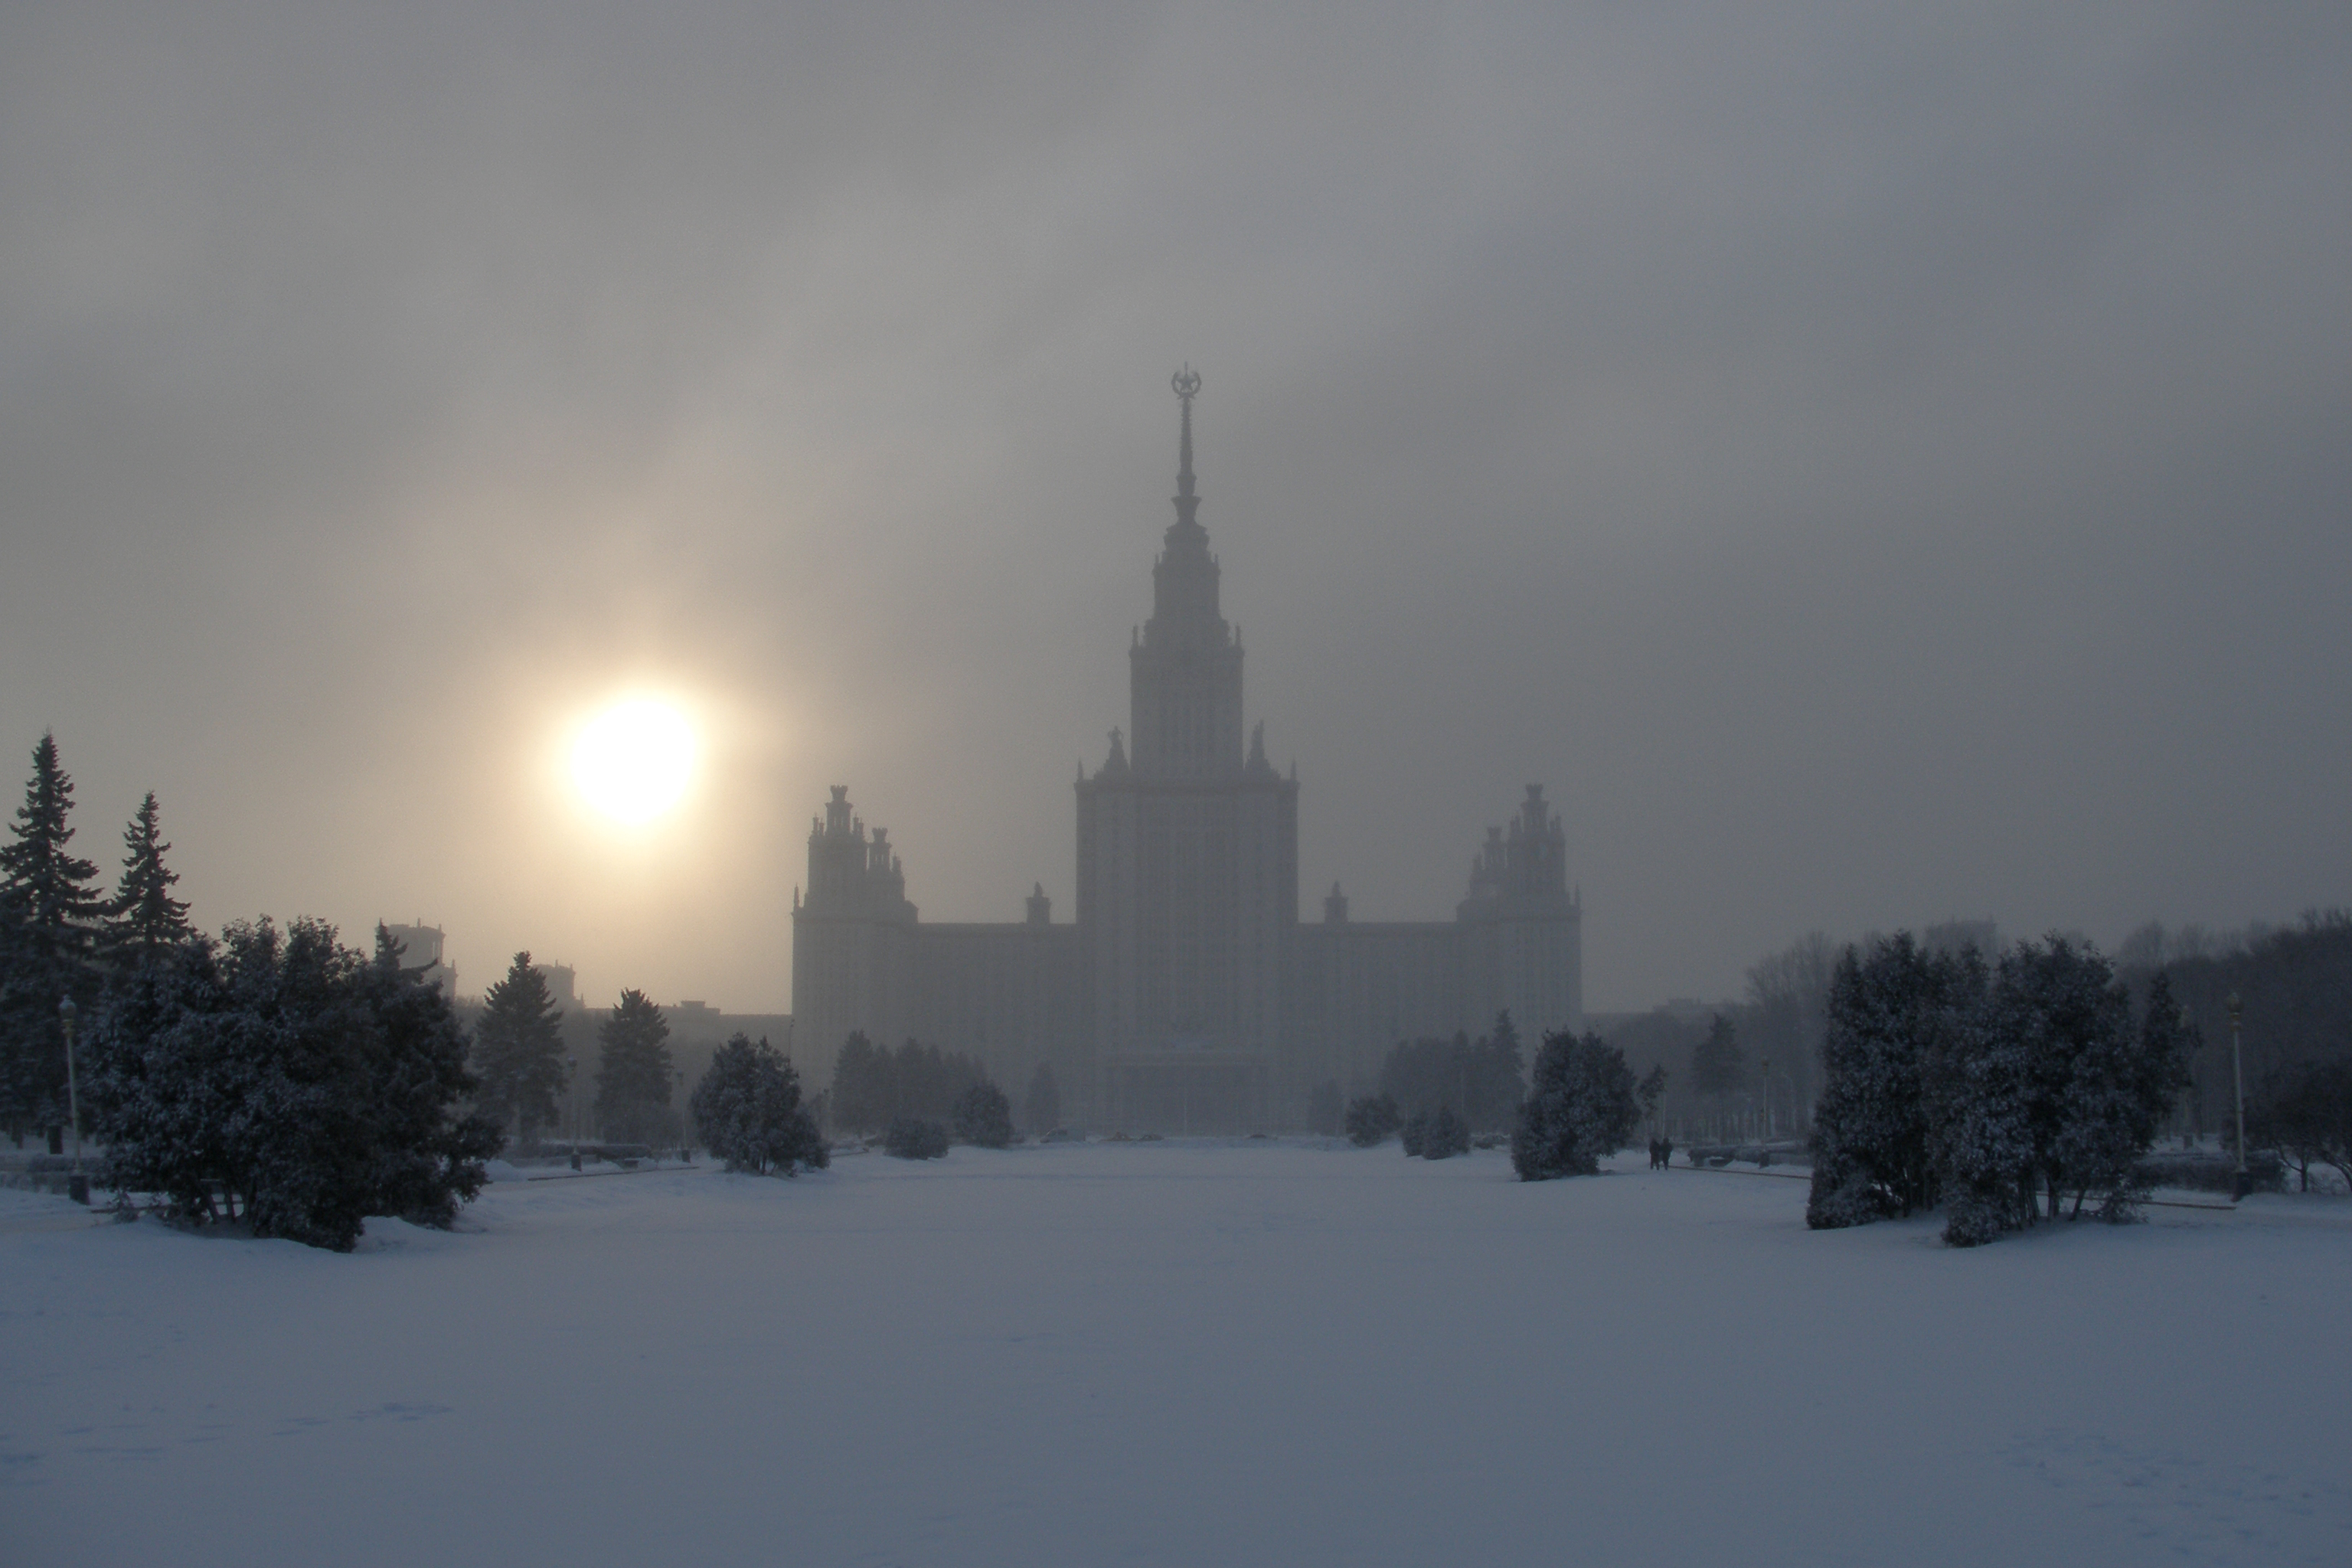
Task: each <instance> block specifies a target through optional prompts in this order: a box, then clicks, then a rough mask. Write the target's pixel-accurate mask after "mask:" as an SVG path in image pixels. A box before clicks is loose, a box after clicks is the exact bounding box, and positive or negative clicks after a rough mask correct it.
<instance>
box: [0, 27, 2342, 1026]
mask: <svg viewBox="0 0 2352 1568" xmlns="http://www.w3.org/2000/svg"><path fill="white" fill-rule="evenodd" d="M2348 32H2352V30H2347V28H2346V27H2345V26H2343V24H2342V21H2341V18H2340V16H2339V15H2338V14H2337V13H2336V9H2334V8H2330V7H2324V6H2307V7H2267V8H2263V9H2261V10H2258V11H2246V10H2242V9H2240V10H2215V9H2212V8H2208V7H2192V6H2185V5H2184V6H2147V5H2132V6H2113V7H2102V6H2078V7H2073V8H2069V9H2066V10H2064V11H2061V12H2055V13H2053V12H2051V11H2049V10H2048V9H2047V8H2043V7H2003V6H1987V5H1957V4H1955V5H1913V6H1900V7H1895V6H1870V7H1859V6H1855V7H1840V6H1793V5H1791V6H1780V5H1773V6H1749V7H1744V8H1741V9H1739V10H1737V11H1735V12H1732V13H1729V14H1726V13H1724V12H1723V11H1721V10H1720V9H1717V8H1685V7H1678V6H1673V5H1643V6H1629V7H1619V8H1593V9H1589V10H1586V11H1583V12H1568V11H1564V10H1562V9H1560V8H1556V7H1528V8H1526V9H1524V10H1514V9H1508V8H1502V7H1465V8H1455V9H1448V10H1443V11H1433V10H1432V9H1430V8H1428V7H1407V6H1393V7H1387V8H1378V7H1375V8H1370V9H1367V8H1365V7H1361V6H1356V7H1325V8H1321V9H1298V10H1293V11H1290V12H1287V13H1284V14H1281V15H1272V14H1268V13H1267V12H1265V10H1264V9H1263V8H1259V7H1238V6H1237V7H1227V8H1216V7H1209V6H1198V7H1164V8H1160V9H1156V10H1140V9H1139V10H1133V11H1121V12H1117V13H1116V14H1114V13H1113V12H1111V11H1110V10H1108V9H1107V8H1102V7H1088V6H1078V5H1064V6H1053V5H1030V6H979V5H960V6H945V5H941V6H929V7H927V6H916V5H895V6H894V5H870V6H859V7H808V8H806V9H805V10H803V11H801V12H797V13H796V12H792V11H786V10H782V9H779V8H776V7H771V6H729V5H682V6H673V7H664V8H661V9H659V10H658V11H656V10H652V9H648V8H646V7H640V6H609V7H604V8H594V7H587V8H583V7H576V6H564V7H557V6H552V5H549V6H500V5H472V6H464V7H446V8H435V7H423V6H404V7H390V6H364V7H362V6H350V7H338V6H326V5H305V6H286V7H271V6H263V5H249V6H238V5H175V6H171V7H155V8H150V9H138V8H131V7H108V6H100V5H75V6H49V7H33V6H24V7H16V8H15V9H13V10H11V11H10V12H8V13H7V14H6V16H5V17H0V474H5V476H6V481H5V485H0V530H4V531H5V544H6V561H7V570H6V573H5V578H0V660H4V661H5V676H0V738H5V736H6V735H8V734H14V735H16V737H17V740H18V742H20V743H21V744H22V745H24V746H26V747H29V746H30V744H31V742H32V741H33V740H34V739H35V738H36V737H37V733H38V731H39V729H40V728H41V726H43V725H45V724H54V725H55V726H56V727H57V729H58V733H59V736H60V739H61V741H62V742H64V744H65V745H66V748H67V752H68V759H69V762H71V763H73V765H74V766H75V767H76V768H77V771H78V773H79V777H80V779H81V781H82V798H83V801H84V803H85V811H84V816H83V818H82V821H83V823H84V826H85V833H86V837H85V839H84V842H85V844H88V843H90V842H91V841H93V840H104V839H110V837H111V834H112V832H113V826H112V824H113V821H114V820H115V819H119V818H120V817H121V816H127V814H128V812H129V809H130V807H131V804H132V803H133V802H134V800H135V798H136V795H137V792H138V791H139V790H141V789H143V788H145V787H148V786H150V785H152V786H153V787H155V788H157V789H158V790H159V791H160V792H161V793H162V794H163V798H164V803H165V806H166V809H167V812H168V814H169V816H170V818H171V823H172V831H173V837H175V839H176V841H177V843H178V844H179V846H180V855H181V858H182V861H183V863H184V866H185V868H186V869H187V871H188V875H189V882H190V885H191V887H192V889H193V890H194V893H195V895H196V897H197V900H198V911H199V913H200V914H201V915H203V916H204V917H205V918H206V919H208V920H213V921H217V920H220V919H224V918H226V917H228V916H229V915H232V914H236V913H240V912H250V911H252V910H258V909H269V910H276V911H278V912H281V913H285V912H292V911H295V910H309V911H315V912H320V913H324V914H327V915H330V916H331V917H334V918H338V919H340V920H342V921H345V922H347V923H353V924H356V923H358V922H362V921H366V920H369V919H372V918H373V917H374V916H376V915H377V914H379V913H382V914H385V915H391V916H394V917H402V916H414V915H417V914H423V915H425V916H426V917H427V918H431V919H437V920H439V921H443V922H444V923H446V925H447V926H449V927H450V929H451V932H452V939H453V943H454V946H455V949H456V952H457V958H458V962H459V963H460V965H461V967H463V968H464V969H465V971H466V973H467V981H468V983H469V984H473V983H478V982H479V981H481V980H483V979H486V978H487V977H488V970H489V969H490V968H491V967H492V966H493V965H494V964H496V963H499V962H500V961H501V959H502V956H503V954H504V953H505V952H509V951H511V950H512V949H514V948H516V947H520V946H524V945H529V946H531V947H533V948H534V949H537V950H539V951H541V952H554V953H556V954H557V955H558V956H566V957H570V958H572V959H573V960H574V961H576V962H577V963H580V964H581V966H582V968H583V981H584V982H585V983H586V984H588V985H589V986H590V987H591V989H592V991H593V992H594V993H596V994H603V993H605V992H609V991H611V990H613V989H614V988H617V987H618V986H620V985H622V984H644V985H646V986H648V987H650V988H652V989H653V990H654V991H656V993H657V994H664V995H674V994H689V995H693V994H708V995H709V996H711V997H712V998H714V999H716V1000H718V1001H719V1003H720V1004H721V1005H728V1006H733V1007H741V1008H751V1007H754V1006H772V1005H782V1003H783V1002H784V1000H785V999H786V997H787V995H788V990H789V978H788V973H787V971H786V967H785V966H786V952H787V949H788V943H787V934H786V927H785V911H786V909H787V907H788V904H789V899H790V889H791V887H792V884H793V882H794V881H795V880H797V879H798V877H799V875H800V870H801V868H800V864H799V859H800V847H799V835H800V832H801V830H802V827H803V823H804V820H805V818H806V816H807V815H808V813H810V812H811V811H813V810H814V808H815V805H816V804H817V803H818V802H819V801H820V800H821V799H822V798H823V795H824V785H825V784H830V783H835V782H847V783H850V784H852V785H853V788H854V791H855V793H856V796H857V798H858V799H859V800H860V801H861V802H863V803H865V804H866V806H867V807H868V816H869V817H870V818H872V819H875V820H880V821H883V822H887V824H889V825H890V826H891V827H892V828H893V837H894V839H895V840H897V841H898V842H899V843H900V844H901V845H902V846H903V851H904V853H905V854H906V856H907V858H908V869H909V873H910V877H911V882H912V892H913V894H914V896H915V897H916V898H917V900H919V902H920V903H921V904H922V905H923V906H924V909H925V910H926V912H927V913H928V914H933V915H940V916H963V917H973V918H990V917H1003V918H1012V917H1013V915H1014V913H1015V911H1016V910H1017V906H1018V896H1019V894H1020V893H1021V892H1022V891H1023V890H1024V889H1026V888H1027V886H1028V884H1029V882H1030V880H1031V879H1033V878H1042V879H1044V880H1045V884H1046V886H1047V888H1048V889H1049V890H1053V891H1055V893H1057V895H1059V896H1060V898H1061V900H1062V903H1061V908H1062V910H1064V912H1065V913H1066V911H1067V908H1068V904H1067V898H1068V889H1069V879H1070V854H1071V826H1070V815H1069V814H1070V809H1071V808H1070V800H1069V796H1068V795H1067V794H1066V786H1067V781H1068V779H1069V777H1070V774H1071V772H1072V767H1073V763H1075V761H1076V759H1077V758H1078V757H1080V756H1081V755H1083V756H1085V757H1087V758H1088V759H1089V760H1092V759H1094V758H1095V757H1096V755H1097V752H1098V751H1099V749H1100V747H1101V744H1102V736H1103V733H1104V731H1107V730H1108V728H1109V727H1110V726H1111V725H1112V724H1114V723H1119V722H1123V721H1124V717H1125V705H1126V701H1125V689H1124V658H1123V650H1124V647H1125V644H1126V638H1127V628H1128V627H1129V626H1130V625H1131V624H1133V623H1134V622H1135V621H1137V620H1139V619H1140V618H1141V616H1142V615H1143V614H1144V613H1145V608H1146V604H1147V593H1148V585H1147V582H1146V577H1145V569H1146V566H1147V564H1148V563H1149V560H1150V554H1151V552H1152V550H1153V549H1154V547H1155V545H1156V542H1157V538H1158V533H1159V530H1160V527H1161V526H1162V525H1163V524H1164V521H1165V520H1166V500H1165V496H1166V493H1167V490H1168V485H1169V478H1170V471H1171V467H1172V456H1173V455H1172V449H1171V448H1172V444H1173V431H1172V426H1173V409H1172V405H1171V402H1170V400H1169V399H1168V397H1167V395H1166V392H1165V390H1164V381H1165V376H1166V374H1167V372H1168V370H1169V369H1170V368H1171V366H1172V365H1173V364H1174V363H1177V362H1178V361H1181V360H1183V359H1187V358H1189V359H1191V360H1192V362H1193V363H1196V364H1198V365H1200V366H1202V368H1203V370H1204V371H1205V373H1206V374H1207V376H1208V381H1209V386H1208V391H1207V393H1206V394H1205V395H1204V397H1203V399H1202V412H1201V421H1202V424H1201V440H1202V479H1203V488H1204V489H1205V490H1206V492H1207V494H1208V497H1209V500H1208V504H1207V506H1206V508H1205V509H1204V511H1203V521H1206V522H1207V523H1208V524H1209V526H1210V528H1211V530H1212V533H1213V538H1214V539H1215V541H1216V543H1217V547H1218V549H1219V551H1220V552H1221V553H1222V555H1223V560H1224V562H1225V565H1226V568H1227V574H1226V582H1227V595H1228V606H1227V607H1228V612H1229V614H1231V615H1232V616H1234V618H1236V619H1237V620H1238V621H1239V623H1240V624H1241V626H1242V628H1243V633H1244V640H1245V643H1246V646H1247V647H1248V648H1249V656H1250V661H1251V662H1250V691H1251V699H1252V707H1253V710H1255V712H1256V713H1260V714H1263V715H1264V716H1265V718H1266V719H1267V721H1268V726H1267V727H1268V733H1269V739H1270V742H1271V744H1272V749H1273V750H1274V752H1276V755H1277V756H1278V757H1280V758H1282V759H1284V760H1288V759H1289V758H1292V757H1294V756H1295V757H1296V758H1297V762H1298V764H1299V768H1300V773H1301V775H1302V778H1303V779H1304V781H1305V784H1306V786H1307V795H1306V800H1305V809H1304V839H1305V843H1304V849H1303V853H1304V859H1305V864H1304V867H1303V876H1304V880H1305V882H1306V883H1307V888H1308V889H1309V891H1313V890H1316V889H1319V888H1320V887H1321V886H1322V885H1323V884H1325V883H1327V882H1328V880H1329V879H1331V878H1333V877H1334V876H1339V877H1343V878H1345V879H1347V881H1348V882H1349V887H1350V889H1351V890H1353V891H1354V892H1355V894H1356V908H1357V910H1358V911H1359V912H1360V914H1363V915H1368V916H1401V915H1409V914H1424V913H1426V914H1433V913H1438V912H1441V911H1443V910H1446V909H1448V908H1450V906H1451V903H1452V901H1453V900H1454V898H1455V897H1457V896H1458V894H1459V891H1460V889H1459V886H1458V884H1459V882H1460V879H1461V878H1462V875H1463V871H1464V868H1465V865H1466V861H1467V858H1468V855H1469V852H1470V849H1471V847H1472V846H1473V844H1474V843H1475V840H1476V838H1477V837H1478V835H1479V832H1480V829H1481V826H1482V825H1483V824H1484V823H1485V822H1486V821H1489V820H1496V819H1499V817H1500V816H1502V815H1503V814H1504V813H1505V812H1506V811H1507V809H1508V807H1509V805H1510V804H1511V802H1512V801H1513V800H1514V799H1515V798H1516V797H1517V793H1518V786H1519V785H1520V784H1522V783H1523V782H1526V781H1527V780H1530V779H1536V778H1542V779H1546V780H1549V781H1550V783H1551V784H1552V786H1553V790H1554V793H1555V794H1556V795H1559V797H1560V798H1561V799H1562V802H1563V805H1564V806H1565V809H1566V812H1567V816H1568V820H1569V823H1570V834H1571V839H1572V845H1573V856H1574V860H1575V865H1576V874H1577V875H1578V877H1579V879H1580V880H1581V882H1582V883H1583V885H1584V889H1585V893H1586V897H1587V900H1588V910H1589V921H1588V935H1587V948H1588V972H1589V976H1590V989H1591V995H1592V998H1593V1000H1594V1001H1595V1003H1596V1004H1598V1005H1611V1006H1614V1005H1635V1004H1639V1003H1643V1002H1647V1001H1650V1000H1654V999H1657V998H1659V997H1661V996H1663V995H1665V994H1670V993H1691V992H1698V993H1710V994H1714V993H1721V992H1724V991H1726V990H1728V989H1730V988H1732V987H1733V986H1735V985H1736V984H1737V982H1738V973H1739V971H1740V969H1741V967H1742V966H1743V965H1744V964H1745V963H1746V962H1748V960H1749V959H1750V958H1752V957H1753V956H1755V955H1756V954H1757V953H1758V952H1761V951H1762V950H1764V949H1766V948H1768V947H1770V946H1774V945H1777V944H1779V943H1780V942H1785V941H1786V940H1788V939H1789V938H1790V937H1793V936H1794V935H1796V934H1798V933H1800V932H1801V931H1804V930H1806V929H1809V928H1811V927H1814V926H1822V927H1825V928H1827V929H1829V930H1831V931H1837V932H1850V931H1859V930H1861V929H1864V928H1865V927H1870V926H1885V925H1891V924H1895V923H1900V922H1916V921H1921V920H1927V919H1934V918H1937V917H1940V916H1943V915H1946V914H1950V913H1990V914H1993V915H1996V916H1997V917H1999V918H2000V920H2002V921H2003V922H2004V923H2005V924H2006V925H2007V926H2009V927H2010V928H2011V929H2013V930H2032V929H2034V928H2037V927H2042V926H2047V925H2053V924H2065V925H2074V926H2081V927H2084V928H2087V929H2089V930H2090V931H2093V932H2095V933H2096V934H2099V935H2101V936H2105V937H2109V938H2112V937H2114V936H2116V935H2120V934H2121V931H2123V929H2124V928H2125V927H2126V926H2127V925H2129V924H2130V923H2133V922H2134V921H2137V920H2139V919H2142V918H2146V917H2149V916H2162V917H2165V918H2168V919H2182V918H2189V919H2203V920H2206V921H2213V922H2231V921H2240V920H2243V919H2246V918H2249V917H2257V916H2272V917H2275V916H2280V915H2284V914H2288V913H2292V912H2293V911H2294V910H2297V909H2299V908H2301V907H2303V906H2305V905H2307V904H2312V903H2318V902H2328V901H2337V900H2343V899H2345V898H2346V897H2347V877H2352V826H2347V817H2346V815H2345V813H2344V812H2343V810H2342V805H2341V794H2342V790H2341V782H2340V781H2341V780H2342V779H2343V778H2344V777H2345V776H2346V773H2347V763H2352V754H2347V753H2352V723H2347V720H2352V711H2347V708H2352V695H2347V694H2352V686H2347V682H2346V681H2345V680H2344V679H2343V675H2342V671H2343V670H2344V669H2345V668H2347V654H2352V632H2347V617H2346V616H2345V615H2344V614H2343V608H2342V605H2343V596H2344V586H2345V584H2347V581H2352V527H2347V523H2352V518H2347V498H2352V474H2348V473H2347V466H2348V465H2352V459H2347V456H2346V454H2347V452H2352V439H2347V436H2352V432H2347V428H2346V426H2347V408H2352V398H2347V392H2352V386H2347V381H2352V372H2347V366H2348V365H2352V354H2347V349H2352V342H2347V340H2352V323H2347V311H2346V310H2345V307H2344V303H2343V300H2344V292H2343V286H2342V278H2341V275H2342V270H2343V264H2342V258H2344V257H2345V256H2346V255H2347V254H2352V244H2347V241H2352V208H2347V205H2346V204H2345V203H2344V202H2343V200H2342V199H2341V195H2340V193H2341V191H2342V189H2343V187H2344V185H2345V182H2346V177H2347V167H2352V164H2347V137H2348V136H2352V90H2347V89H2352V36H2347V33H2348ZM646 683H650V684H654V685H657V686H661V687H663V688H665V689H672V690H675V691H677V692H679V693H681V694H683V695H685V696H687V697H688V698H690V699H691V700H693V701H695V702H696V703H697V704H698V707H699V708H700V710H701V711H702V713H703V715H704V717H705V719H706V721H708V722H709V724H710V725H711V727H712V731H713V733H714V736H715V737H716V743H717V745H718V748H719V749H718V752H717V755H716V756H715V758H714V765H713V768H712V770H711V773H710V774H709V779H708V782H707V787H706V794H705V795H704V796H703V798H702V799H701V801H700V802H699V804H698V808H697V809H696V810H695V811H694V812H692V813H690V814H688V816H687V817H686V818H682V819H681V820H680V822H679V823H678V824H677V825H676V826H674V828H673V829H672V830H671V831H670V832H668V833H667V834H666V835H663V836H660V837H658V839H657V840H656V842H653V843H651V844H648V845H642V846H636V847H615V846H614V845H613V844H612V843H611V842H609V841H608V839H607V838H606V837H604V836H600V835H598V834H597V833H595V832H593V830H592V829H591V828H590V827H589V826H588V825H586V824H584V823H583V822H582V821H580V820H579V819H578V818H577V816H576V815H575V812H574V808H573V807H572V805H570V804H569V802H568V800H567V798H566V796H565V795H564V792H563V791H562V787H561V784H560V781H559V780H558V779H557V778H556V777H555V763H554V758H555V756H556V753H557V751H558V749H559V748H560V745H561V742H562V737H563V734H564V733H565V731H566V729H567V726H569V725H570V724H571V723H572V722H574V721H576V719H577V718H578V716H579V715H580V714H581V713H583V711H585V710H588V709H589V708H591V707H593V704H594V703H595V702H597V701H598V700H601V699H602V698H603V697H604V696H605V695H606V694H608V693H610V692H612V691H614V690H616V689H620V688H622V687H625V686H628V685H632V684H646Z"/></svg>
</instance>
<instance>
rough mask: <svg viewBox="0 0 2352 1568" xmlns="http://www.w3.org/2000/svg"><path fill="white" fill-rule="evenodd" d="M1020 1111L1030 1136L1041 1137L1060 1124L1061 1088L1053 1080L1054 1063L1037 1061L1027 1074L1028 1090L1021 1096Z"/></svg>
mask: <svg viewBox="0 0 2352 1568" xmlns="http://www.w3.org/2000/svg"><path fill="white" fill-rule="evenodd" d="M1021 1113H1022V1115H1023V1117H1024V1118H1025V1119H1026V1120H1027V1121H1028V1124H1029V1135H1030V1136H1031V1137H1032V1138H1043V1137H1044V1136H1045V1134H1046V1133H1048V1132H1051V1131H1054V1130H1055V1129H1056V1128H1058V1127H1060V1126H1061V1125H1062V1090H1061V1088H1060V1086H1059V1085H1057V1084H1056V1083H1055V1081H1054V1064H1053V1063H1051V1062H1039V1063H1038V1064H1037V1070H1036V1071H1035V1072H1033V1073H1031V1074H1030V1075H1029V1092H1028V1093H1027V1094H1026V1095H1024V1097H1023V1098H1022V1103H1021Z"/></svg>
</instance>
